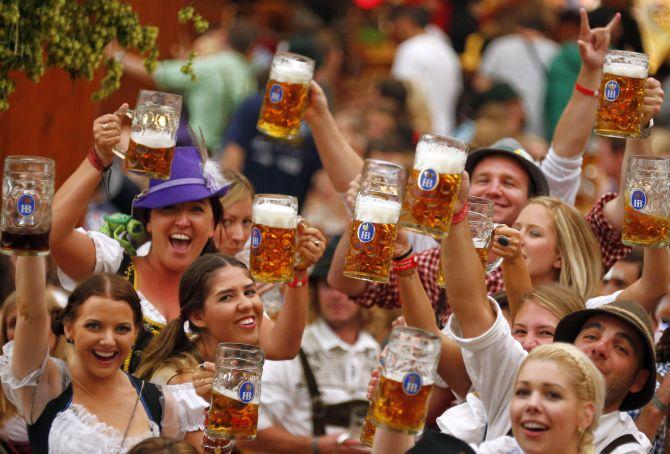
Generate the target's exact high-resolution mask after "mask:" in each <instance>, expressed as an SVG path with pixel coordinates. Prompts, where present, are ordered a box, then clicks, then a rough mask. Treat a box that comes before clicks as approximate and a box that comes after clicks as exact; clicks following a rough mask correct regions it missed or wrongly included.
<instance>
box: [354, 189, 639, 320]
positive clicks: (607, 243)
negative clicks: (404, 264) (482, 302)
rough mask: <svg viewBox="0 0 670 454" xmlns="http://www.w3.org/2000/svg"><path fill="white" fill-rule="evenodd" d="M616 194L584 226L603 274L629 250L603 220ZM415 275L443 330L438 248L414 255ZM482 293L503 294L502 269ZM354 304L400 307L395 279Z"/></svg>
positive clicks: (444, 300)
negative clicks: (597, 247)
mask: <svg viewBox="0 0 670 454" xmlns="http://www.w3.org/2000/svg"><path fill="white" fill-rule="evenodd" d="M615 197H616V194H614V193H608V194H605V195H603V196H602V197H601V198H600V199H599V200H598V201H597V202H596V203H595V204H594V205H593V207H592V208H591V210H590V211H589V213H588V214H587V215H586V222H587V224H589V226H590V227H591V230H592V231H593V233H594V234H595V236H596V238H597V239H598V243H599V244H600V251H601V253H602V259H603V273H605V272H607V271H608V270H609V269H610V268H611V267H612V265H614V263H616V262H617V261H618V260H619V259H621V258H623V257H625V256H626V255H628V253H630V251H631V249H632V248H630V247H628V246H625V245H624V244H623V243H621V232H620V231H616V230H614V228H613V227H612V225H610V223H609V221H607V219H605V215H604V212H603V209H604V207H605V203H607V202H609V201H610V200H612V199H614V198H615ZM416 258H417V262H418V265H417V271H418V272H419V278H420V279H421V283H422V284H423V287H424V289H426V293H427V294H428V299H429V300H430V302H431V303H432V305H433V309H435V318H436V320H437V324H438V325H439V326H440V327H443V326H444V325H445V324H446V323H447V320H448V319H449V315H450V314H451V309H450V308H449V305H448V304H447V295H446V291H445V290H444V289H443V288H440V287H439V286H438V285H437V276H438V270H439V267H440V248H432V249H427V250H425V251H421V252H419V253H417V254H416ZM486 289H487V291H488V294H489V295H495V294H496V293H500V292H502V291H504V290H505V285H504V283H503V275H502V268H501V267H498V268H497V269H495V270H493V271H492V272H491V273H489V274H488V275H487V276H486ZM352 299H353V300H354V301H356V302H357V303H358V304H360V305H361V306H364V307H371V306H379V307H382V308H385V309H393V308H397V307H400V297H399V293H398V276H397V275H396V274H395V273H394V272H391V277H390V279H389V282H388V283H387V284H377V283H368V285H367V287H366V289H365V291H364V292H363V293H361V294H360V295H358V296H355V297H352Z"/></svg>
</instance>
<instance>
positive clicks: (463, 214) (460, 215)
mask: <svg viewBox="0 0 670 454" xmlns="http://www.w3.org/2000/svg"><path fill="white" fill-rule="evenodd" d="M469 208H470V204H469V203H468V202H465V203H464V204H463V206H462V207H461V209H460V210H458V212H456V213H454V215H453V216H452V217H451V225H456V224H459V223H461V222H463V219H465V218H467V217H468V209H469Z"/></svg>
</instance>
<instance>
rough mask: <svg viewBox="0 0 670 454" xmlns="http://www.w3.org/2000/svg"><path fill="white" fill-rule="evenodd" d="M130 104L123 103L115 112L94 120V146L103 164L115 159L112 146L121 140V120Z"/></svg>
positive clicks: (106, 164) (105, 164)
mask: <svg viewBox="0 0 670 454" xmlns="http://www.w3.org/2000/svg"><path fill="white" fill-rule="evenodd" d="M126 110H128V104H125V103H124V104H122V105H121V107H119V110H117V111H116V112H115V113H113V114H105V115H103V116H101V117H98V118H96V119H95V120H93V147H94V148H95V152H96V153H97V154H98V157H99V158H100V160H101V161H102V163H103V165H104V166H105V167H107V166H108V165H110V164H111V163H112V161H114V152H113V151H112V148H113V147H114V146H115V145H116V144H118V143H119V141H120V140H121V120H122V119H123V117H124V112H125V111H126Z"/></svg>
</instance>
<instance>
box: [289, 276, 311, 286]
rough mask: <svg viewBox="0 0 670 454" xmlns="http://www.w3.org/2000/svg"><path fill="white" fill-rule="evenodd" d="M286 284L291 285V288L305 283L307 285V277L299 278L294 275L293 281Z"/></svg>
mask: <svg viewBox="0 0 670 454" xmlns="http://www.w3.org/2000/svg"><path fill="white" fill-rule="evenodd" d="M286 285H288V286H289V287H291V288H299V287H304V286H305V285H307V278H305V279H298V278H297V277H294V278H293V281H292V282H289V283H287V284H286Z"/></svg>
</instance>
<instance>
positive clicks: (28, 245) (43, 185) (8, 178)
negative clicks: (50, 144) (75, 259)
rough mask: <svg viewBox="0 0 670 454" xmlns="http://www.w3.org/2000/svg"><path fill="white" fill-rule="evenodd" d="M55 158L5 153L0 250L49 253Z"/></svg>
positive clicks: (17, 252) (5, 252)
mask: <svg viewBox="0 0 670 454" xmlns="http://www.w3.org/2000/svg"><path fill="white" fill-rule="evenodd" d="M53 195H54V161H53V159H49V158H41V157H36V156H8V157H7V158H6V159H5V164H4V176H3V179H2V218H1V219H0V252H2V253H3V254H14V255H47V254H49V232H50V231H51V201H52V199H53Z"/></svg>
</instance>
